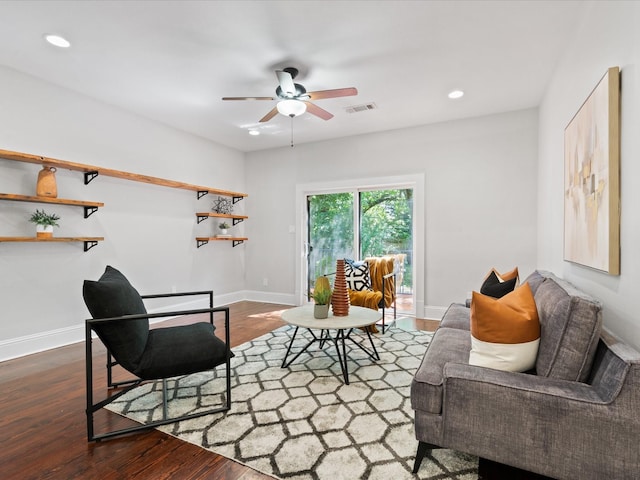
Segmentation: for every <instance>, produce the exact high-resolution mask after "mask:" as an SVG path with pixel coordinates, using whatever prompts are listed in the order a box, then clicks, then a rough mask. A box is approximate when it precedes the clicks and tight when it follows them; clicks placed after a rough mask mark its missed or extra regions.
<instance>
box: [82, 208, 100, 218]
mask: <svg viewBox="0 0 640 480" xmlns="http://www.w3.org/2000/svg"><path fill="white" fill-rule="evenodd" d="M97 211H98V207H87V206H85V207H84V218H89V217H90V216H91V215H93V214H94V213H96V212H97Z"/></svg>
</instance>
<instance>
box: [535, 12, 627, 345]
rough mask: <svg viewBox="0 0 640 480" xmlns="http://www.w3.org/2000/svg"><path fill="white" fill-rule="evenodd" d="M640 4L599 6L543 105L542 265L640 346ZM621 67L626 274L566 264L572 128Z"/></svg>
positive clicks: (570, 50)
mask: <svg viewBox="0 0 640 480" xmlns="http://www.w3.org/2000/svg"><path fill="white" fill-rule="evenodd" d="M639 47H640V4H639V3H637V2H593V3H591V4H590V5H589V6H588V8H587V9H586V11H585V15H584V17H583V19H582V23H581V28H580V29H579V31H578V33H577V35H576V37H575V38H574V40H573V43H572V44H571V45H569V46H568V50H567V52H566V54H565V56H564V58H563V60H562V61H561V63H560V64H559V66H558V69H557V71H556V73H555V75H554V77H553V79H552V81H551V82H550V84H549V87H548V89H547V92H546V95H545V98H544V101H543V102H542V105H541V108H540V127H539V129H540V169H539V172H538V186H539V188H538V199H539V200H538V215H539V220H538V225H539V230H538V264H539V265H540V267H542V268H546V269H548V270H552V271H554V272H555V273H556V274H558V275H560V276H562V277H564V278H566V279H567V280H569V281H571V282H572V283H574V284H575V285H576V286H578V287H580V288H582V289H583V290H585V291H587V292H589V293H590V294H592V295H593V296H595V297H596V298H598V299H600V300H601V301H602V302H603V303H604V321H605V325H606V326H607V327H608V328H609V329H611V330H612V331H613V332H614V333H616V334H617V335H619V336H621V337H622V338H624V339H625V340H626V341H627V342H629V343H630V344H632V345H634V346H636V347H640V319H639V318H640V316H639V315H638V305H637V303H636V302H635V298H636V295H637V294H638V285H640V248H638V245H640V213H639V212H640V209H639V206H640V189H639V188H638V178H640V162H639V161H638V159H639V158H640V135H638V125H640V122H639V114H640V95H639V93H640V72H639V71H638V64H639V63H640V48H639ZM612 66H619V67H620V70H621V81H622V87H621V210H622V212H621V226H620V243H621V248H622V250H621V252H622V253H621V268H620V271H621V274H620V275H619V276H610V275H607V274H604V273H600V272H597V271H595V270H590V269H588V268H585V267H581V266H579V265H576V264H572V263H568V262H565V261H564V260H563V211H564V203H563V202H564V198H563V182H564V172H563V165H564V164H563V161H564V160H563V157H564V137H563V135H564V128H565V127H566V125H567V124H568V123H569V121H570V120H571V118H572V117H573V116H574V115H575V113H576V112H577V111H578V109H579V108H580V106H581V105H582V103H583V102H584V100H585V99H586V98H587V96H588V95H589V93H590V92H591V90H592V89H593V88H594V87H595V86H596V84H597V83H598V81H599V80H600V78H601V77H602V76H603V75H604V74H605V73H606V71H607V69H608V68H609V67H612Z"/></svg>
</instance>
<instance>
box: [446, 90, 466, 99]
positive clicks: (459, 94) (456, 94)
mask: <svg viewBox="0 0 640 480" xmlns="http://www.w3.org/2000/svg"><path fill="white" fill-rule="evenodd" d="M463 95H464V92H463V91H462V90H453V91H451V92H449V95H448V96H449V98H453V99H455V98H460V97H462V96H463Z"/></svg>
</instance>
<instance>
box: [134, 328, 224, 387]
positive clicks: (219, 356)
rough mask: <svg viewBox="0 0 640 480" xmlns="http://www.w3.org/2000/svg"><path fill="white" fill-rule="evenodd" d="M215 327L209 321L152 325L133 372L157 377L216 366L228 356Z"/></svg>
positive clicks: (149, 377) (185, 373) (209, 368)
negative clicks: (178, 324) (169, 325)
mask: <svg viewBox="0 0 640 480" xmlns="http://www.w3.org/2000/svg"><path fill="white" fill-rule="evenodd" d="M213 331H214V327H213V325H211V324H210V323H207V322H198V323H193V324H190V325H180V326H177V327H166V328H155V329H152V330H151V331H150V332H149V340H148V341H147V347H146V349H145V351H144V354H143V356H142V360H141V362H140V365H139V366H138V368H137V369H136V370H135V371H134V372H133V373H135V374H136V375H137V376H138V377H140V378H142V379H143V380H153V379H159V378H169V377H175V376H178V375H187V374H190V373H195V372H201V371H203V370H212V369H213V368H214V367H216V366H217V365H221V364H223V363H224V362H225V361H226V359H227V355H226V345H225V343H224V342H223V341H222V340H221V339H219V338H218V337H216V336H215V335H214V333H213ZM231 356H233V355H231Z"/></svg>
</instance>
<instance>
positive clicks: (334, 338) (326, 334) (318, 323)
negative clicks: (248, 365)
mask: <svg viewBox="0 0 640 480" xmlns="http://www.w3.org/2000/svg"><path fill="white" fill-rule="evenodd" d="M281 316H282V320H284V321H285V322H287V323H288V324H290V325H294V326H295V327H296V329H295V331H294V332H293V336H292V337H291V340H290V341H289V347H288V348H287V353H286V354H285V356H284V359H283V361H282V368H286V367H288V366H289V365H291V363H292V362H293V361H295V360H296V359H297V358H298V357H299V356H300V355H302V354H303V353H304V352H305V351H306V350H307V349H308V348H309V347H310V346H311V345H312V344H313V343H315V342H319V343H320V348H321V349H322V348H323V346H324V344H325V342H331V343H333V344H334V345H335V347H336V352H337V354H338V360H339V361H340V368H341V370H342V375H343V376H344V381H345V383H346V384H347V385H348V384H349V372H348V370H347V351H346V345H345V341H346V340H350V341H351V342H352V343H353V344H354V345H356V346H357V347H358V348H360V350H362V351H363V352H365V353H366V354H367V355H368V356H369V358H371V359H372V360H373V361H376V360H380V355H378V351H377V350H376V346H375V345H374V343H373V339H372V338H371V333H370V332H369V329H368V328H364V331H365V332H366V334H367V337H368V339H369V344H370V345H371V348H370V349H369V348H367V347H365V346H364V345H362V344H361V343H359V342H357V341H356V340H355V339H353V338H352V337H351V335H352V333H353V332H354V329H356V328H360V327H368V326H369V325H373V324H374V323H376V322H377V321H378V320H380V319H381V318H382V313H380V312H379V311H377V310H372V309H370V308H363V307H354V306H350V307H349V315H347V316H345V317H334V316H333V314H332V313H331V312H329V317H328V318H323V319H318V318H314V316H313V305H304V306H302V307H295V308H291V309H289V310H285V311H284V312H282V315H281ZM301 327H302V328H306V329H307V330H308V331H309V333H310V334H311V337H312V338H311V340H310V341H309V342H308V343H307V344H306V345H305V346H304V347H302V349H301V350H300V351H299V352H297V353H296V355H295V356H294V357H293V358H292V359H291V360H289V361H288V362H287V359H288V358H289V354H290V353H291V348H292V347H293V343H294V341H295V339H296V335H297V333H298V329H299V328H301ZM314 330H320V335H319V336H318V335H316V333H315V332H314ZM332 330H333V331H335V334H334V335H332V334H331V331H332ZM341 350H342V351H341Z"/></svg>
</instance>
